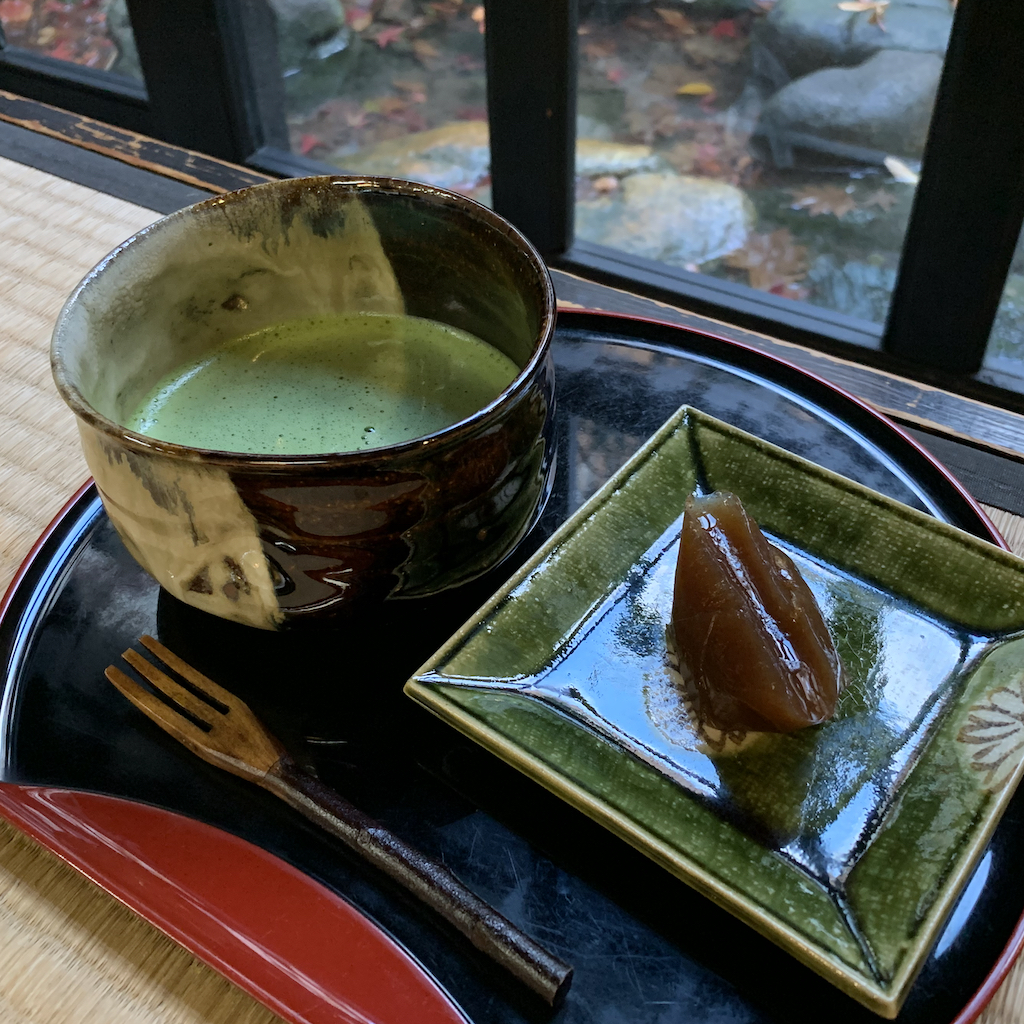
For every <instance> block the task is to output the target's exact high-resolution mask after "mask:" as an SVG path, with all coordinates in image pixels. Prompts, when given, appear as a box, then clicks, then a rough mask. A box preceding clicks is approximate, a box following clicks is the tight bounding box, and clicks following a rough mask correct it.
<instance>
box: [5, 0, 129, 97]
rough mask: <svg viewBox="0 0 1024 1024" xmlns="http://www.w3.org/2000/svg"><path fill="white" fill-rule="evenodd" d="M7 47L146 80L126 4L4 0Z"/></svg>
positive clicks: (84, 0)
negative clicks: (15, 47)
mask: <svg viewBox="0 0 1024 1024" xmlns="http://www.w3.org/2000/svg"><path fill="white" fill-rule="evenodd" d="M0 24H2V25H3V30H4V36H5V38H6V40H7V44H8V45H9V46H17V47H19V48H21V49H23V50H29V51H31V52H32V53H38V54H42V55H43V56H45V57H53V58H55V59H57V60H63V61H68V62H70V63H72V64H81V65H83V66H85V67H89V68H96V69H97V70H98V71H113V72H116V73H118V74H121V75H127V76H129V77H130V78H135V79H137V80H138V81H140V82H141V81H142V72H141V71H140V69H139V58H138V54H137V53H136V50H135V40H134V38H133V36H132V29H131V24H130V23H129V21H128V9H127V7H126V5H125V0H0Z"/></svg>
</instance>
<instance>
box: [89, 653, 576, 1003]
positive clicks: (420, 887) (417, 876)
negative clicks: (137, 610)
mask: <svg viewBox="0 0 1024 1024" xmlns="http://www.w3.org/2000/svg"><path fill="white" fill-rule="evenodd" d="M140 642H141V643H142V645H143V646H144V647H145V648H146V649H147V650H149V651H150V652H152V653H153V654H155V655H156V657H157V658H159V659H160V660H161V661H162V662H163V663H164V664H165V665H166V666H167V667H168V668H170V669H171V670H172V671H174V672H175V673H177V674H178V675H179V676H180V677H181V678H182V679H183V680H184V681H185V682H186V683H187V686H183V685H182V684H181V683H179V682H177V681H175V680H174V679H172V678H171V677H170V676H169V675H167V673H166V672H163V671H162V670H161V669H159V668H158V667H157V666H156V665H154V664H153V663H152V662H150V661H148V660H147V659H146V658H145V657H143V656H142V655H141V654H140V653H139V652H138V651H135V650H132V649H129V650H127V651H125V652H124V655H123V657H124V660H125V661H126V662H128V664H129V665H131V666H132V668H134V669H135V670H136V671H137V672H138V673H139V675H141V676H142V677H143V678H144V679H146V680H147V681H148V682H149V683H150V685H151V686H152V687H153V688H154V690H155V691H157V693H153V692H150V691H149V690H147V689H146V688H145V687H143V686H142V685H141V684H140V683H138V682H137V681H136V680H134V679H132V678H131V677H130V676H128V675H126V674H125V673H124V672H122V671H121V669H119V668H118V667H117V666H116V665H111V666H110V667H109V668H108V669H107V670H106V673H105V674H106V677H107V678H108V679H109V680H110V681H111V682H112V683H113V684H114V685H115V686H116V687H117V688H118V689H119V690H120V691H121V693H123V694H124V695H125V696H126V697H127V698H128V699H129V700H130V701H131V702H132V703H133V704H134V705H135V706H136V707H138V708H139V709H140V710H141V711H143V712H145V714H147V715H148V716H149V717H150V718H151V719H152V720H153V721H154V722H156V723H157V725H159V726H160V727H161V728H163V729H165V730H166V731H167V732H169V733H170V734H171V735H172V736H173V737H174V738H175V739H177V740H180V741H181V742H182V743H183V744H184V745H185V746H186V747H188V749H189V750H191V751H192V752H193V753H194V754H198V755H199V757H201V758H203V760H204V761H208V762H209V763H210V764H213V765H216V766H217V767H218V768H224V769H225V770H226V771H229V772H232V773H233V774H235V775H239V776H241V777H242V778H244V779H248V780H249V781H251V782H255V783H256V785H258V786H262V787H263V788H264V789H266V790H269V791H270V792H271V793H273V794H274V795H275V796H278V797H280V798H281V799H282V800H284V802H285V803H287V804H289V805H290V806H292V807H294V808H295V809H296V810H297V811H299V812H300V813H302V814H304V815H305V816H306V817H307V818H309V819H310V821H313V822H315V823H316V824H317V825H320V826H321V827H322V828H324V829H326V830H327V831H328V832H330V833H331V834H332V835H334V836H337V837H338V838H339V839H341V840H342V842H344V843H345V844H346V845H347V846H349V847H351V848H352V849H353V850H355V851H356V853H358V854H360V855H361V856H362V857H364V858H365V859H366V860H368V861H370V863H371V864H374V865H375V866H376V867H378V868H380V869H381V870H382V871H384V872H385V873H386V874H388V875H390V876H391V878H393V879H395V880H396V881H397V882H398V883H399V884H400V885H402V886H404V887H405V888H406V889H407V890H408V891H409V892H411V893H412V894H413V895H414V896H416V897H417V898H419V899H420V900H422V901H423V902H424V903H426V904H427V905H428V906H429V907H431V908H433V909H434V910H435V911H436V912H437V913H439V914H440V915H441V916H442V917H443V918H444V919H445V920H446V921H448V922H449V923H450V924H452V925H454V927H455V928H457V929H458V930H459V931H460V932H461V933H462V934H463V935H465V936H466V938H468V939H469V940H470V942H472V943H473V945H474V946H476V947H477V948H478V949H479V950H481V951H482V952H484V953H486V954H487V955H488V956H489V957H491V959H493V960H495V961H496V962H497V963H499V964H501V965H502V966H503V967H505V968H506V969H507V970H508V971H510V972H511V973H512V974H513V975H515V977H517V978H518V979H519V980H520V981H522V982H524V983H525V984H526V985H527V986H529V988H531V989H532V990H533V991H534V992H536V993H537V994H538V995H540V996H541V997H542V998H543V999H545V1000H546V1001H547V1002H548V1003H550V1004H551V1005H552V1006H557V1005H558V1004H559V1003H561V1001H562V999H564V997H565V993H566V992H567V991H568V989H569V986H570V984H571V983H572V967H570V966H569V965H568V964H566V963H564V962H563V961H562V960H560V959H559V958H558V957H556V956H554V955H553V954H552V953H550V952H548V951H547V950H546V949H545V948H544V947H543V946H541V945H540V944H539V943H537V942H535V941H534V940H533V939H531V938H530V937H529V936H528V935H526V934H524V933H523V932H521V931H520V930H519V929H518V928H516V926H515V925H513V924H512V922H511V921H509V920H508V919H507V918H505V917H503V916H502V915H501V914H499V913H498V911H497V910H495V909H494V907H492V906H491V905H490V904H488V903H486V902H485V901H484V900H482V899H480V897H479V896H477V895H476V894H475V893H473V892H471V891H470V890H469V889H467V888H466V886H465V885H463V884H462V882H460V881H459V880H458V878H456V877H455V875H453V874H452V873H451V872H450V871H449V870H448V869H447V868H446V867H444V865H442V864H438V863H437V862H436V861H433V860H431V859H430V858H429V857H427V856H426V855H425V854H423V853H421V852H420V851H419V850H417V849H415V848H414V847H411V846H409V845H408V844H407V843H405V842H403V841H402V840H401V839H399V838H398V837H397V836H395V835H393V834H392V833H391V832H390V831H389V830H388V829H386V828H384V826H383V825H380V824H378V823H377V822H375V821H373V820H372V819H371V818H369V817H368V816H367V815H365V814H363V813H362V811H360V810H358V808H356V807H353V806H352V804H350V803H349V802H348V801H347V800H345V799H343V798H342V797H341V796H339V795H338V794H337V793H336V792H334V790H332V789H330V788H328V787H327V786H325V785H324V784H323V783H322V782H320V780H319V779H316V778H314V777H313V776H312V775H310V774H309V773H308V772H305V771H303V770H302V769H301V768H300V767H299V766H298V765H297V764H296V763H295V761H293V760H292V758H291V757H290V756H289V755H288V754H287V752H286V751H285V749H284V747H282V746H281V744H280V743H279V742H278V741H277V740H276V739H275V738H274V737H273V736H272V735H271V734H270V733H269V732H268V731H267V730H266V729H265V728H264V726H263V725H261V724H260V722H259V720H258V719H257V718H256V716H255V715H254V714H253V713H252V711H251V710H250V708H249V707H248V705H247V704H245V703H244V702H243V701H241V700H239V698H238V697H236V696H234V694H231V693H229V692H228V691H227V690H225V689H224V688H223V687H221V686H218V685H217V684H216V683H214V682H213V681H212V680H210V679H208V678H207V677H206V676H204V675H203V674H202V673H201V672H197V671H196V670H195V669H194V668H192V666H191V665H189V664H187V663H186V662H184V661H182V660H181V658H179V657H178V656H177V655H176V654H174V653H173V652H172V651H169V650H168V649H167V648H166V647H164V646H163V644H161V643H158V642H157V641H156V640H154V639H153V637H151V636H144V637H142V638H141V640H140ZM158 694H162V695H163V697H164V698H166V699H167V700H166V701H165V700H164V699H161V697H160V696H159V695H158ZM167 701H170V702H173V703H170V704H169V703H167ZM197 722H199V723H202V724H201V725H198V724H196V723H197Z"/></svg>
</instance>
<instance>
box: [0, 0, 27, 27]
mask: <svg viewBox="0 0 1024 1024" xmlns="http://www.w3.org/2000/svg"><path fill="white" fill-rule="evenodd" d="M31 17H32V5H31V4H30V3H29V2H28V0H2V2H0V18H2V19H3V22H4V24H5V25H6V26H9V25H20V24H22V23H23V22H26V21H28V20H29V19H30V18H31Z"/></svg>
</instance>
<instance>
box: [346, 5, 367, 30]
mask: <svg viewBox="0 0 1024 1024" xmlns="http://www.w3.org/2000/svg"><path fill="white" fill-rule="evenodd" d="M345 21H346V22H348V27H349V28H350V29H352V31H353V32H364V31H366V29H368V28H369V27H370V26H371V25H372V24H373V15H372V14H371V13H370V12H369V11H364V10H361V9H360V8H358V7H350V8H349V9H348V11H346V12H345Z"/></svg>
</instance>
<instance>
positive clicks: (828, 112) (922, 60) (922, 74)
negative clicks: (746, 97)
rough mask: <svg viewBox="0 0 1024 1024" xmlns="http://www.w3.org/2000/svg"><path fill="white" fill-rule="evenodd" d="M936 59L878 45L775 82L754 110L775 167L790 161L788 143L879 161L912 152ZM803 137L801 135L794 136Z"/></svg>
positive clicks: (921, 137) (922, 127) (931, 95)
mask: <svg viewBox="0 0 1024 1024" xmlns="http://www.w3.org/2000/svg"><path fill="white" fill-rule="evenodd" d="M941 72H942V60H941V58H939V57H937V56H935V55H934V54H930V53H907V52H903V51H898V50H883V51H881V52H879V53H876V54H875V55H874V56H873V57H871V58H869V59H868V60H866V61H865V62H864V63H863V64H861V65H859V66H858V67H855V68H827V69H826V70H824V71H816V72H813V73H812V74H809V75H805V76H804V77H803V78H798V79H797V80H796V81H795V82H791V83H790V84H789V85H787V86H785V87H784V88H783V89H780V90H779V91H778V92H777V93H776V94H775V95H774V96H773V97H772V98H771V99H770V100H769V101H768V102H767V103H766V104H765V107H764V109H763V110H762V112H761V120H760V123H759V125H758V133H759V134H761V135H763V136H765V137H766V138H767V140H768V142H769V144H770V146H771V150H772V156H773V158H774V160H775V163H776V165H777V166H781V167H787V166H791V165H792V162H793V161H792V153H791V150H792V147H794V146H798V147H803V148H815V149H821V150H824V151H826V152H828V151H832V152H835V153H836V154H837V155H839V156H847V157H851V156H852V157H856V156H857V153H856V151H857V150H864V151H867V152H865V153H864V154H862V156H863V158H864V159H865V160H869V159H874V160H876V161H880V160H881V159H882V157H884V155H885V154H887V153H889V154H895V155H898V156H905V157H919V156H920V155H921V153H922V152H923V151H924V143H925V139H926V137H927V135H928V123H929V120H930V118H931V111H932V105H933V103H934V101H935V90H936V88H937V87H938V82H939V75H940V74H941ZM801 136H807V137H808V138H801Z"/></svg>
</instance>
